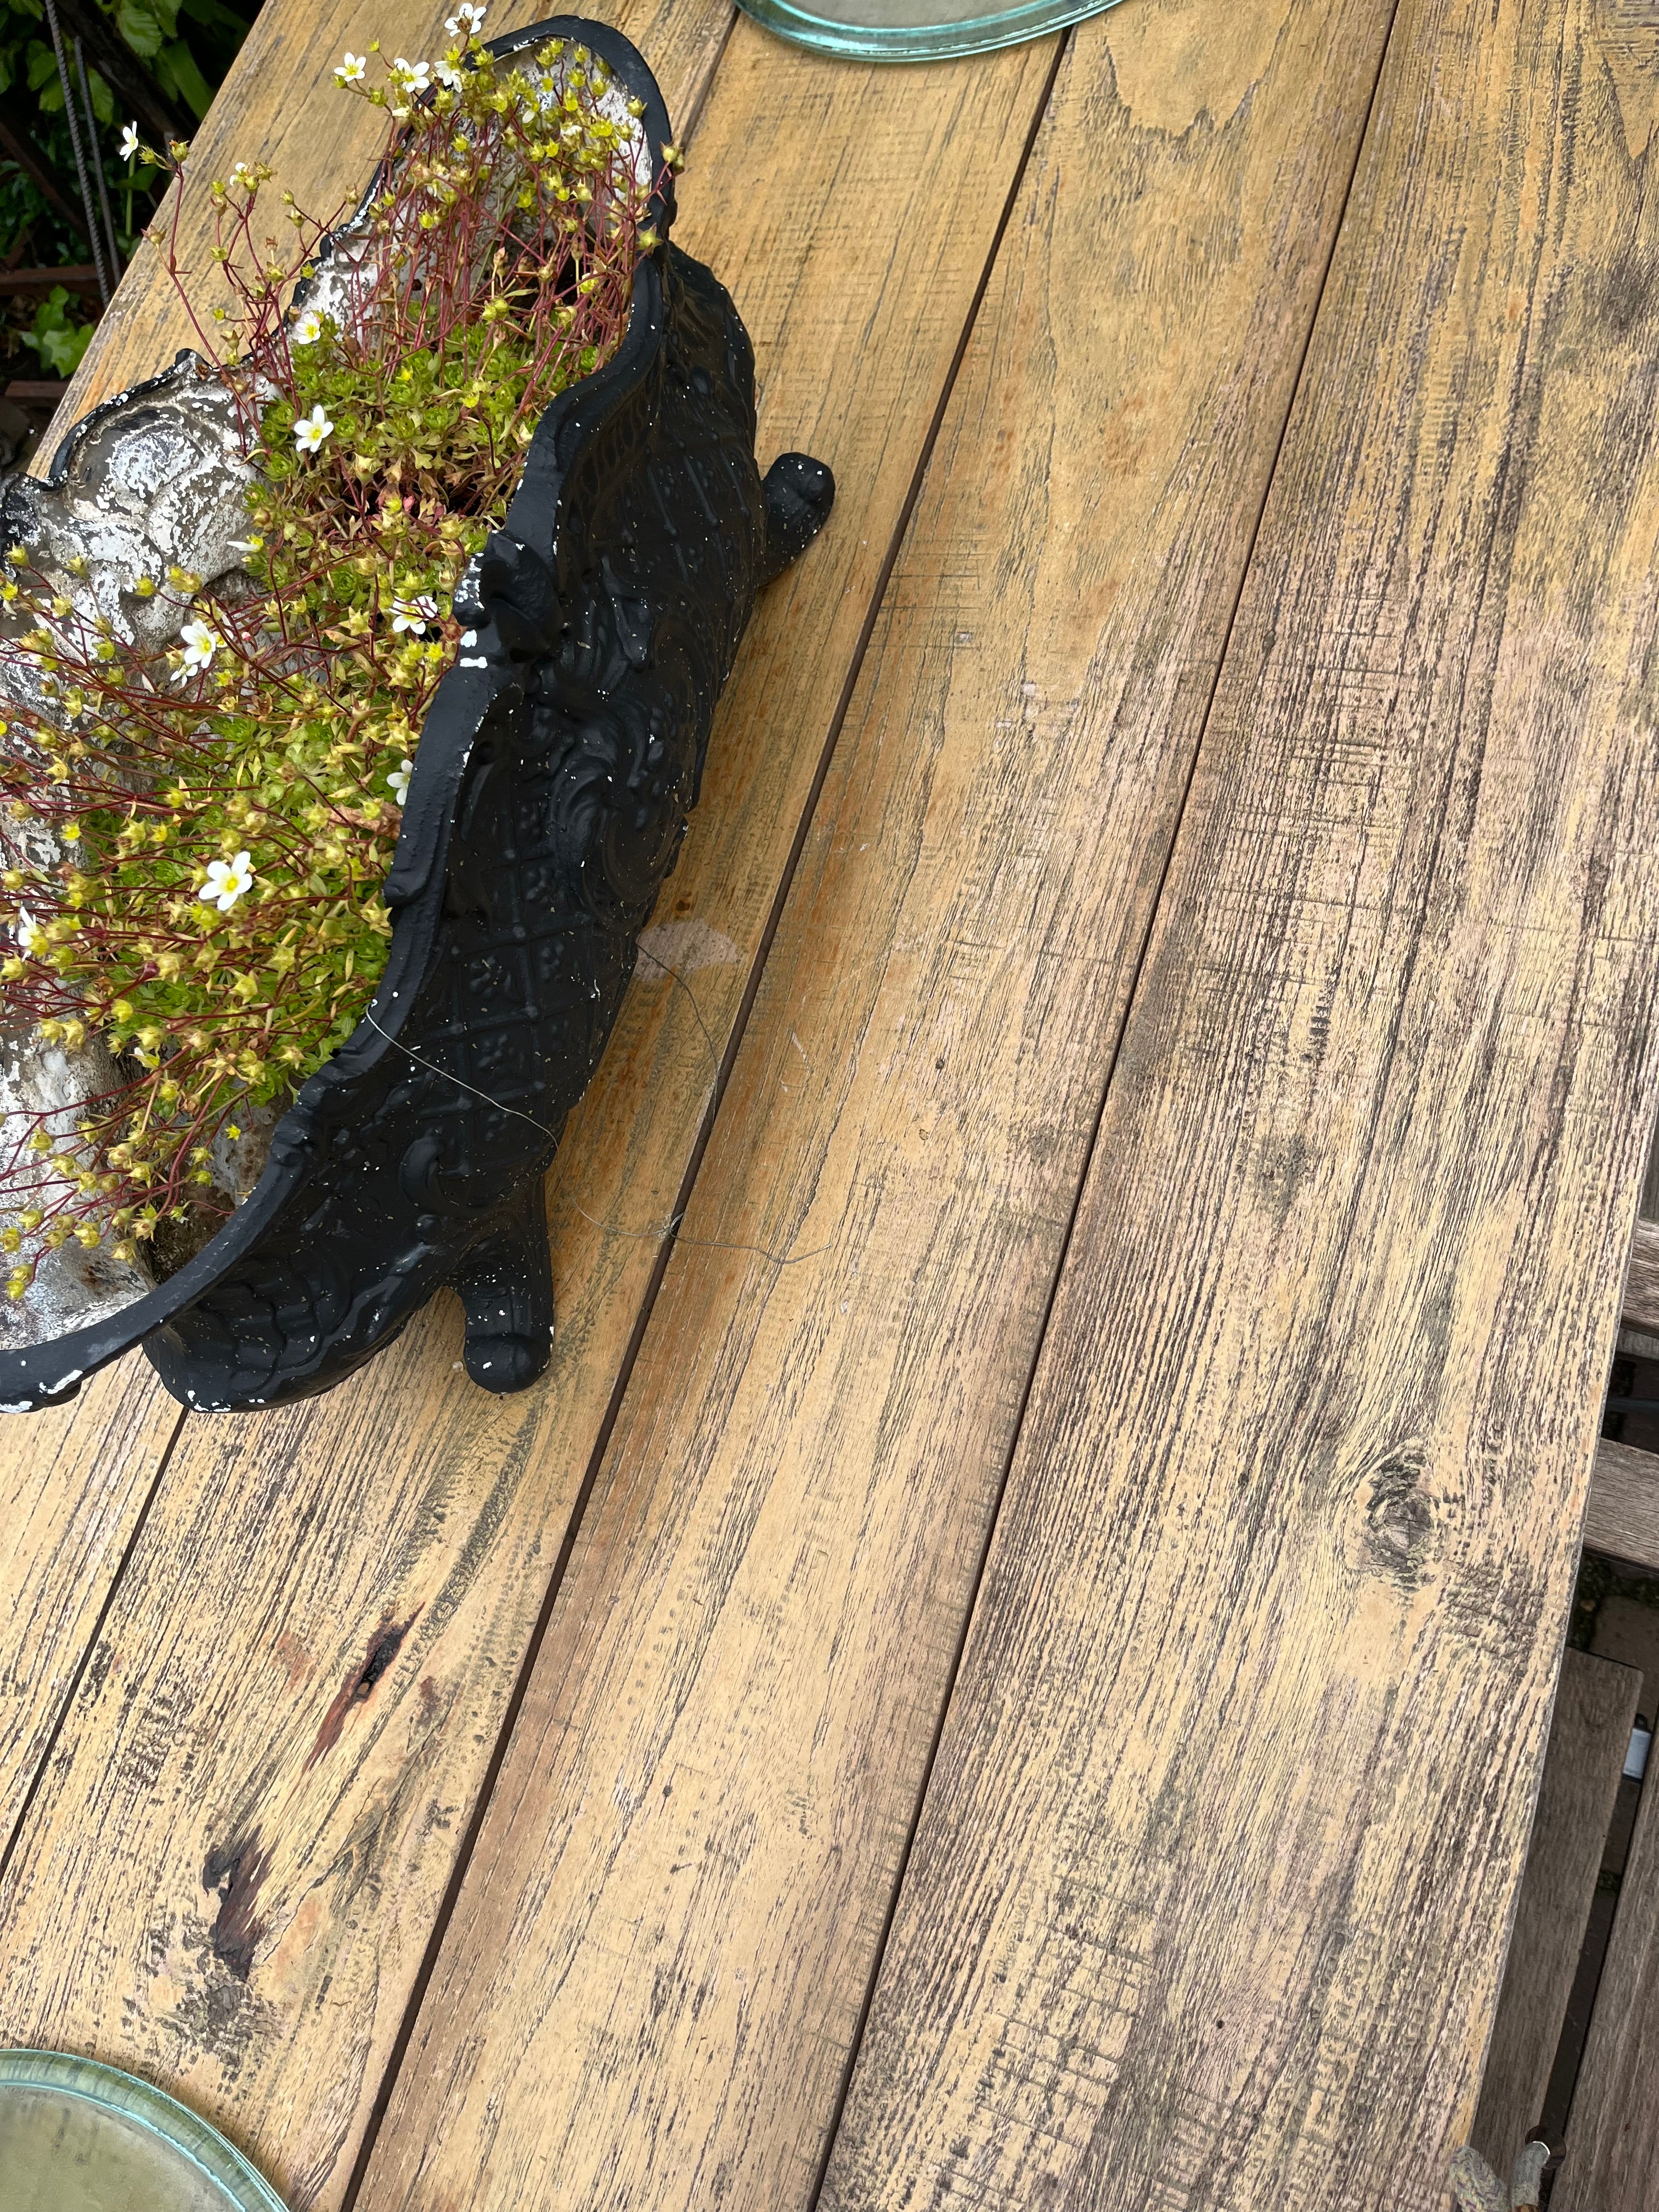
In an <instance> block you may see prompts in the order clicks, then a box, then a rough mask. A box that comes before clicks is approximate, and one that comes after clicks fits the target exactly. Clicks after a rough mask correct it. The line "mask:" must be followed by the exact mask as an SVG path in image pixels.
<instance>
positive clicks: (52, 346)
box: [22, 284, 92, 376]
mask: <svg viewBox="0 0 1659 2212" xmlns="http://www.w3.org/2000/svg"><path fill="white" fill-rule="evenodd" d="M69 305H70V295H69V294H68V293H67V292H66V291H65V290H64V287H63V286H62V285H61V284H54V285H53V286H52V289H51V291H50V292H48V293H47V295H46V298H45V299H44V300H42V301H41V302H40V306H39V307H37V308H36V309H35V311H34V327H33V330H27V331H24V332H23V334H22V337H23V343H24V344H25V345H28V346H33V348H34V349H35V351H36V352H37V353H38V354H39V355H40V361H41V365H42V367H44V368H50V369H51V370H52V373H53V374H54V375H57V376H73V375H74V374H75V372H76V369H77V368H79V367H80V365H81V356H82V354H83V353H84V352H85V351H86V349H87V348H88V346H89V345H90V344H91V343H92V325H91V324H90V323H74V322H71V321H70V316H69Z"/></svg>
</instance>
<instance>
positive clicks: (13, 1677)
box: [0, 0, 732, 1853]
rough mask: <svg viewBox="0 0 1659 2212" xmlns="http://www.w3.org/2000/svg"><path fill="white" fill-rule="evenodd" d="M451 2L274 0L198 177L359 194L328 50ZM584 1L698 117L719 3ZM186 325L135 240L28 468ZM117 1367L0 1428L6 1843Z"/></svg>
mask: <svg viewBox="0 0 1659 2212" xmlns="http://www.w3.org/2000/svg"><path fill="white" fill-rule="evenodd" d="M448 12H453V0H434V4H433V5H431V6H430V7H421V6H418V5H410V0H398V4H396V5H386V4H383V0H362V5H360V6H356V7H353V6H338V5H337V6H335V7H333V8H331V9H318V8H316V7H314V6H308V7H305V8H301V7H299V6H297V5H295V4H293V0H289V4H286V5H284V4H282V0H269V4H267V5H266V6H265V7H264V9H262V11H261V13H260V15H259V17H258V21H257V22H256V24H255V26H254V27H253V29H252V32H251V33H250V34H249V36H248V39H247V40H246V44H245V45H244V46H243V48H242V51H241V52H240V55H239V56H238V58H237V59H236V61H235V62H234V64H232V67H231V70H230V72H229V74H228V76H227V77H226V80H225V82H224V85H223V86H222V88H221V92H220V94H219V96H218V98H217V99H216V101H215V103H214V106H213V107H212V109H211V110H210V112H209V114H208V115H207V117H206V118H204V121H203V123H202V125H201V128H200V130H199V131H197V138H196V148H197V153H198V155H199V156H200V160H201V163H202V168H201V172H200V173H204V174H207V175H211V174H212V173H214V170H215V168H216V167H219V168H223V169H225V170H228V168H229V167H230V166H231V165H232V163H234V161H237V160H239V159H243V158H246V156H247V155H248V153H249V151H250V149H254V150H257V151H258V152H259V153H260V154H261V155H263V158H264V159H265V160H267V161H270V163H271V166H272V167H273V169H274V170H275V171H276V188H281V187H287V188H289V189H292V190H293V191H295V194H296V196H297V197H299V198H300V200H301V204H307V205H311V206H313V207H316V208H319V209H325V210H327V209H331V208H332V207H333V206H334V205H335V204H336V203H337V201H338V200H339V198H340V197H342V196H343V195H347V194H354V195H355V192H356V189H357V186H358V183H359V182H360V181H361V179H362V176H363V175H364V174H365V173H366V172H367V168H368V164H369V163H370V162H371V161H372V160H373V159H374V150H375V148H376V146H377V144H378V143H379V137H380V130H381V129H382V128H383V127H384V126H383V125H382V124H380V123H378V122H377V120H376V118H375V114H374V112H373V111H371V110H369V109H368V107H367V106H365V104H364V103H362V101H358V100H349V99H347V98H345V97H344V96H343V95H340V94H336V93H335V92H334V90H333V88H332V83H331V71H332V69H333V65H334V64H335V62H336V61H337V59H338V58H339V55H340V53H341V52H343V50H344V48H345V47H346V46H348V45H349V46H354V47H355V48H356V50H358V51H361V50H362V47H363V46H366V45H367V43H368V40H370V39H371V38H374V37H375V36H377V35H380V36H382V37H383V40H384V42H385V43H386V44H387V45H388V46H391V47H392V49H393V50H401V51H407V52H413V53H420V52H427V51H428V50H433V51H435V50H436V48H437V46H438V44H440V43H441V36H442V31H441V27H442V22H443V19H444V16H445V15H446V14H447V13H448ZM547 12H548V8H547V6H546V5H544V4H540V0H496V5H495V9H494V10H493V15H492V21H491V22H490V24H489V28H490V30H491V31H492V33H493V32H495V31H496V30H502V31H505V30H510V29H511V28H512V27H513V26H514V25H515V24H517V23H523V22H532V21H535V20H536V19H537V18H538V15H543V14H545V13H547ZM589 12H591V13H593V14H596V15H600V16H603V17H604V18H605V19H606V20H607V21H617V22H618V23H620V24H621V25H622V27H623V28H624V29H625V30H627V31H628V32H629V35H630V36H632V37H633V38H635V40H637V41H639V42H640V43H641V46H642V47H643V48H644V50H646V51H647V52H648V53H649V55H650V58H651V59H652V61H653V65H654V67H655V68H656V70H657V71H658V74H659V78H660V80H661V82H662V83H663V86H664V89H665V94H666V95H667V97H668V100H669V103H670V112H671V114H672V115H674V116H676V117H677V118H680V117H685V116H688V115H692V114H695V111H696V106H697V105H698V103H699V102H700V101H701V100H702V94H703V92H704V90H705V88H706V86H707V83H708V78H709V76H710V74H711V72H712V70H713V68H714V62H715V60H716V59H717V58H718V56H719V54H720V49H721V46H722V45H723V44H724V41H725V40H726V35H727V33H728V31H729V28H730V25H731V20H732V11H731V9H730V8H729V6H727V5H726V4H725V0H706V4H700V5H696V6H681V7H674V6H671V5H670V4H669V3H668V0H640V4H635V5H633V6H631V7H623V6H621V5H619V4H617V0H605V4H603V5H599V6H597V7H595V8H593V9H591V10H590V11H589ZM209 237H210V228H209V225H208V222H207V211H206V210H205V208H204V207H203V206H201V205H199V204H192V206H191V209H190V210H187V213H186V220H185V222H184V224H183V225H182V227H181V231H180V240H181V251H182V253H183V257H184V258H185V261H186V262H187V263H188V262H189V261H190V260H191V259H192V258H197V257H199V256H201V255H202V254H203V252H204V248H205V246H206V244H207V242H208V240H209ZM37 273H39V272H30V271H27V270H26V271H24V272H23V274H24V275H25V276H29V275H32V274H37ZM47 273H48V274H50V273H52V272H47ZM63 273H64V272H62V271H59V272H58V274H59V275H62V274H63ZM75 274H76V272H75V271H73V270H70V272H69V276H70V278H71V279H72V278H73V277H74V276H75ZM190 341H191V330H190V326H189V323H188V320H187V319H186V317H185V313H184V311H183V309H182V307H181V306H180V304H179V301H178V299H177V296H176V295H175V294H174V292H173V288H172V285H171V283H169V282H168V280H167V277H166V276H165V274H164V273H163V272H162V270H161V268H160V266H159V263H158V258H157V257H156V256H155V253H154V252H152V250H151V249H150V248H149V247H148V246H144V247H141V248H140V251H139V252H138V254H137V257H136V258H135V260H134V263H133V264H132V267H131V269H130V270H128V272H127V274H126V276H125V277H124V279H123V281H122V283H121V284H120V285H119V287H118V289H117V292H116V295H115V298H114V300H113V301H112V303H111V306H110V308H109V309H108V311H107V312H106V314H105V315H104V317H103V319H102V320H101V321H100V324H99V325H98V328H97V330H96V331H95V333H94V337H93V341H92V343H91V344H90V346H89V347H88V350H87V354H86V357H85V359H84V361H83V362H82V366H81V368H80V369H79V370H78V371H77V373H76V376H75V378H74V379H73V380H72V381H71V383H70V386H69V391H68V394H67V397H66V398H65V399H64V404H63V406H62V407H61V409H60V410H59V413H58V416H57V417H56V419H55V422H54V423H53V426H52V431H51V433H50V434H49V435H47V437H46V438H45V439H44V440H43V441H41V443H40V447H39V448H38V449H37V452H36V454H35V457H34V459H33V462H32V463H31V466H32V467H33V469H34V470H35V471H36V472H37V473H40V474H44V473H45V471H46V465H47V464H48V462H49V460H50V457H51V455H52V452H53V451H54V450H55V449H56V446H57V443H58V438H59V436H61V435H62V433H63V432H64V430H66V429H67V428H68V427H69V425H70V423H71V422H74V421H76V419H77V418H78V417H79V416H81V415H82V414H83V413H84V412H85V411H86V410H87V408H88V406H91V405H93V404H95V403H96V401H97V400H99V399H100V398H107V397H108V396H109V395H110V394H111V393H112V392H117V391H118V390H120V389H121V387H122V386H123V385H125V384H128V383H131V382H134V381H137V380H138V379H140V378H142V377H144V376H147V375H149V374H154V372H155V369H157V368H160V367H162V366H164V365H165V363H166V362H167V361H168V360H170V359H171V357H172V355H173V351H174V349H176V348H177V347H178V346H179V345H182V344H185V343H190ZM62 388H63V387H62V386H61V383H60V382H52V381H50V380H48V381H46V382H45V383H42V382H40V380H36V382H35V383H33V384H30V383H28V382H27V380H24V382H23V383H21V384H20V383H18V382H15V381H14V382H13V383H12V384H11V385H9V386H8V387H7V391H8V396H9V397H16V396H19V395H20V394H21V396H23V397H25V398H27V397H28V396H29V394H30V393H31V392H42V393H45V394H46V396H47V397H53V396H56V394H57V393H58V392H59V391H60V390H62ZM118 1377H119V1379H117V1378H116V1377H115V1376H111V1377H109V1378H107V1379H106V1380H100V1381H99V1382H98V1383H94V1384H92V1385H89V1386H88V1389H87V1390H86V1391H85V1392H83V1394H82V1398H81V1399H80V1400H79V1401H76V1405H75V1407H73V1408H72V1409H66V1410H65V1411H64V1412H63V1413H55V1414H52V1415H50V1416H43V1417H41V1419H39V1420H35V1421H30V1422H27V1423H24V1422H11V1423H8V1424H7V1425H5V1426H4V1427H3V1428H0V1503H3V1504H4V1507H5V1509H6V1510H5V1516H4V1518H3V1520H0V1529H3V1531H4V1534H5V1538H6V1540H7V1548H6V1551H5V1553H4V1554H3V1556H0V1620H4V1623H5V1626H4V1627H3V1629H0V1853H3V1851H4V1849H5V1846H6V1844H7V1841H8V1839H9V1837H10V1834H11V1830H12V1824H13V1821H14V1820H15V1816H16V1814H17V1812H18V1810H19V1808H21V1805H22V1803H23V1802H24V1799H25V1797H26V1796H27V1791H28V1788H29V1784H30V1782H31V1779H32V1777H33V1770H34V1765H35V1763H36V1761H37V1759H38V1757H39V1755H40V1751H41V1750H42V1748H43V1747H44V1746H45V1745H46V1742H47V1741H49V1740H50V1737H51V1734H52V1729H53V1727H54V1726H55V1724H56V1720H57V1717H58V1712H59V1711H60V1708H61V1701H62V1698H63V1694H64V1691H65V1689H66V1688H67V1686H68V1685H69V1684H70V1682H71V1681H72V1680H74V1678H75V1675H76V1672H77V1670H78V1668H80V1666H81V1664H82V1660H83V1659H84V1657H85V1656H86V1643H87V1638H88V1637H89V1636H90V1635H91V1634H92V1632H93V1629H94V1625H95V1623H96V1621H97V1619H98V1615H99V1612H100V1607H102V1605H103V1603H104V1601H105V1600H106V1597H107V1595H108V1594H109V1589H110V1584H111V1581H112V1577H113V1574H114V1572H115V1569H116V1565H117V1563H118V1560H119V1559H120V1557H121V1555H122V1553H123V1551H124V1549H125V1547H126V1545H127V1544H128V1542H129V1541H131V1536H132V1534H133V1531H134V1527H135V1525H136V1518H137V1513H138V1510H139V1509H140V1507H141V1505H142V1504H143V1500H144V1498H146V1497H147V1496H148V1494H149V1488H150V1485H151V1482H152V1480H153V1478H154V1476H155V1473H156V1470H157V1468H159V1466H160V1463H161V1453H162V1451H163V1449H165V1447H166V1445H167V1443H168V1442H169V1441H170V1439H171V1438H172V1437H173V1434H174V1432H175V1430H176V1427H177V1425H178V1408H177V1407H175V1406H174V1405H173V1401H172V1400H171V1399H169V1398H168V1397H167V1395H166V1393H165V1392H164V1391H163V1390H162V1389H161V1385H160V1383H158V1382H157V1381H156V1380H155V1376H153V1375H152V1374H151V1372H150V1370H149V1367H148V1366H147V1365H146V1364H145V1363H144V1362H143V1360H142V1359H140V1358H134V1359H129V1360H127V1361H125V1362H124V1363H123V1364H122V1366H121V1368H120V1370H118ZM106 1426H107V1428H108V1431H109V1434H108V1437H107V1439H106V1442H105V1443H103V1444H102V1445H101V1446H100V1433H101V1431H102V1430H103V1429H104V1428H105V1427H106Z"/></svg>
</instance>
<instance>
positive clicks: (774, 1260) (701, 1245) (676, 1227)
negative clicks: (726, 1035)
mask: <svg viewBox="0 0 1659 2212" xmlns="http://www.w3.org/2000/svg"><path fill="white" fill-rule="evenodd" d="M640 950H641V951H645V948H644V946H643V945H641V947H640ZM645 957H646V958H647V960H649V961H650V962H651V963H652V964H653V966H654V967H658V968H660V969H662V971H663V973H664V974H665V975H669V976H671V977H672V978H673V980H674V981H675V982H677V983H678V985H679V987H680V988H681V990H683V991H684V993H685V995H686V997H687V998H688V999H690V1001H691V1011H692V1012H693V1013H694V1014H695V1015H696V1019H697V1027H698V1028H699V1029H700V1030H702V1034H703V1040H704V1042H706V1043H707V1045H708V1050H709V1054H710V1056H711V1057H714V1066H715V1072H716V1073H719V1068H720V1062H719V1059H718V1057H716V1056H715V1055H714V1038H713V1037H712V1036H710V1035H709V1031H708V1023H707V1022H705V1021H704V1019H703V1018H702V1012H701V1010H700V1009H699V1007H698V1006H697V1001H696V996H695V994H693V992H692V989H691V987H690V984H689V983H688V982H687V981H686V980H685V978H684V976H683V975H678V973H676V971H675V970H674V969H672V968H671V967H669V966H668V964H667V963H666V962H665V961H662V960H659V959H658V958H657V956H656V954H655V953H654V952H646V954H645ZM364 1019H365V1020H366V1021H367V1022H368V1025H369V1027H370V1029H372V1030H376V1031H378V1032H379V1034H380V1036H383V1037H384V1038H385V1039H386V1042H387V1043H388V1044H389V1045H392V1046H393V1047H395V1048H396V1049H397V1050H398V1052H400V1053H402V1054H403V1055H404V1059H405V1060H413V1061H414V1062H415V1063H416V1066H419V1067H423V1068H425V1069H426V1070H427V1072H428V1073H429V1074H432V1075H436V1076H439V1077H441V1079H443V1080H444V1081H445V1082H446V1083H453V1084H454V1085H455V1086H456V1088H457V1089H458V1090H460V1091H466V1092H468V1093H469V1094H470V1095H471V1097H474V1098H479V1099H482V1100H483V1103H484V1104H485V1105H486V1106H493V1107H494V1108H495V1111H496V1112H497V1113H498V1114H512V1115H516V1116H517V1118H518V1119H519V1120H520V1121H528V1122H529V1124H530V1126H531V1127H532V1129H539V1130H540V1131H541V1133H542V1134H543V1135H544V1137H551V1138H552V1139H553V1141H554V1143H555V1144H557V1142H558V1140H559V1139H558V1133H557V1131H556V1130H554V1129H550V1128H549V1127H548V1126H547V1124H546V1122H545V1121H538V1120H537V1119H536V1117H535V1115H533V1114H526V1113H523V1112H521V1111H520V1109H519V1108H518V1107H516V1106H509V1105H508V1104H507V1102H506V1100H505V1099H501V1098H492V1097H490V1095H489V1092H488V1091H480V1090H479V1089H478V1087H477V1085H476V1084H474V1083H466V1082H464V1081H463V1080H462V1079H461V1078H460V1077H459V1075H456V1074H453V1073H452V1072H451V1071H450V1070H449V1069H448V1068H447V1067H440V1066H438V1063H437V1062H436V1060H428V1059H427V1057H426V1055H425V1054H423V1053H418V1052H416V1051H415V1050H414V1049H413V1048H412V1047H411V1046H409V1045H406V1044H404V1042H403V1040H402V1039H401V1038H400V1037H395V1036H392V1032H391V1030H388V1029H386V1028H384V1027H382V1025H381V1024H380V1023H379V1022H377V1021H376V1020H375V1018H374V1015H373V1014H372V1013H370V1014H366V1015H365V1016H364ZM563 1202H564V1203H565V1204H566V1205H567V1206H569V1207H570V1209H571V1211H572V1212H574V1213H580V1216H581V1218H582V1219H583V1220H584V1221H586V1223H587V1224H588V1225H590V1227H592V1228H594V1229H597V1230H598V1231H599V1234H600V1236H601V1237H627V1238H629V1240H630V1241H631V1242H633V1243H641V1244H659V1243H661V1242H662V1240H663V1239H664V1238H665V1237H673V1238H674V1239H675V1241H676V1242H677V1243H681V1244H685V1245H689V1246H691V1247H693V1248H694V1249H696V1250H698V1251H701V1252H752V1253H754V1254H755V1255H757V1257H758V1258H760V1259H762V1260H769V1261H770V1262H771V1264H772V1265H773V1266H774V1267H799V1266H800V1265H801V1264H802V1262H803V1261H807V1260H816V1259H818V1258H819V1257H821V1255H823V1253H825V1252H827V1251H829V1249H830V1247H831V1246H832V1245H833V1244H834V1243H835V1242H836V1237H839V1235H840V1233H841V1231H840V1226H839V1225H837V1227H836V1237H830V1238H829V1240H828V1241H827V1242H826V1243H823V1244H815V1245H814V1246H813V1247H812V1249H811V1251H810V1252H794V1253H790V1254H787V1255H782V1254H779V1253H777V1252H775V1251H773V1250H772V1249H771V1248H770V1247H769V1245H765V1244H741V1243H727V1242H726V1240H725V1239H724V1238H721V1237H683V1236H681V1234H680V1224H681V1223H682V1222H683V1221H684V1218H685V1215H684V1212H679V1213H671V1214H670V1215H669V1217H668V1218H667V1220H666V1221H664V1222H659V1223H653V1225H652V1226H651V1227H649V1228H647V1229H623V1228H621V1227H619V1226H618V1225H617V1224H616V1223H614V1222H610V1221H600V1220H598V1219H596V1218H595V1217H594V1216H593V1215H592V1214H591V1213H590V1212H588V1210H587V1208H586V1206H582V1205H580V1204H579V1202H578V1201H577V1200H575V1199H574V1198H570V1197H565V1199H564V1201H563ZM848 1202H849V1204H850V1202H851V1200H850V1196H849V1200H848Z"/></svg>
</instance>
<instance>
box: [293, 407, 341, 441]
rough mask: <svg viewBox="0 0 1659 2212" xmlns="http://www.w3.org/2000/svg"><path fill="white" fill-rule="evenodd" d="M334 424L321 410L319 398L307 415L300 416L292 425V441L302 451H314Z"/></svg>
mask: <svg viewBox="0 0 1659 2212" xmlns="http://www.w3.org/2000/svg"><path fill="white" fill-rule="evenodd" d="M332 428H334V425H333V424H332V423H331V422H330V421H329V419H328V417H327V416H326V415H325V414H324V412H323V403H322V401H321V400H320V399H319V401H318V403H317V404H316V405H315V406H314V407H313V409H312V410H311V412H310V414H309V415H302V416H301V417H300V419H299V421H298V422H296V423H295V426H294V442H295V446H296V447H298V448H299V450H300V452H301V453H315V452H316V451H317V448H318V447H319V446H320V445H321V444H322V442H323V441H324V439H325V437H327V435H328V434H329V432H330V431H331V429H332Z"/></svg>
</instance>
